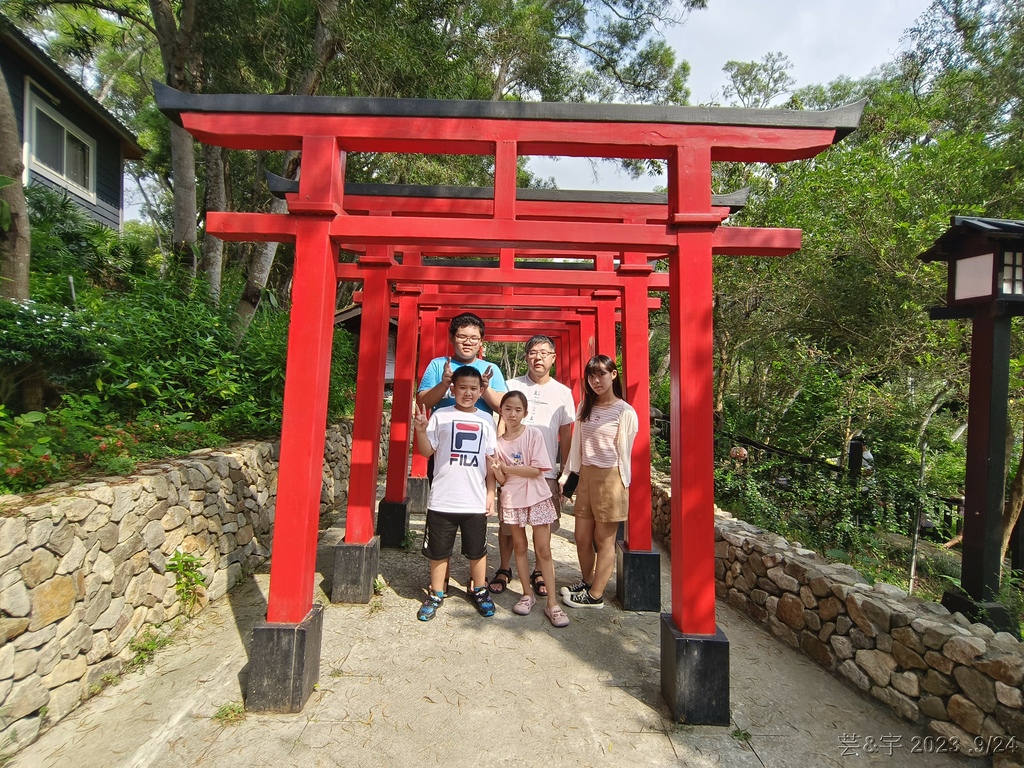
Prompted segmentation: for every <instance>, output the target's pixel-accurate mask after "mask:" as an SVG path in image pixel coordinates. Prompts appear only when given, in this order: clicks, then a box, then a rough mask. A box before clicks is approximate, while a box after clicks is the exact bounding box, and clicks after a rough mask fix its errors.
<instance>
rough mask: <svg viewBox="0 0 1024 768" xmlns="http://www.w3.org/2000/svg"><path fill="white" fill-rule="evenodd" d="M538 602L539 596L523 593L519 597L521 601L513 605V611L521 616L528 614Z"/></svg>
mask: <svg viewBox="0 0 1024 768" xmlns="http://www.w3.org/2000/svg"><path fill="white" fill-rule="evenodd" d="M536 603H537V598H536V597H534V596H533V595H523V596H522V597H520V598H519V602H518V603H516V604H515V605H514V606H512V612H513V613H517V614H519V615H520V616H528V615H529V614H530V611H532V610H533V606H534V605H536Z"/></svg>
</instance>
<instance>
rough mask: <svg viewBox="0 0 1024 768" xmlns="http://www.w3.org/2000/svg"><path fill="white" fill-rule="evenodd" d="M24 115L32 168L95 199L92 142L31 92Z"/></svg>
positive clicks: (80, 194) (81, 194)
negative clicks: (27, 122)
mask: <svg viewBox="0 0 1024 768" xmlns="http://www.w3.org/2000/svg"><path fill="white" fill-rule="evenodd" d="M28 115H29V130H28V131H26V135H27V136H28V137H29V166H30V168H31V169H32V171H33V172H34V173H38V174H40V175H42V176H45V177H46V178H48V179H50V180H51V181H54V182H56V183H57V184H59V185H60V186H62V187H64V188H66V189H68V190H69V191H71V192H74V193H75V194H77V195H79V196H81V197H85V198H86V199H88V200H91V201H92V202H95V201H96V144H95V142H93V141H92V140H91V139H89V138H88V137H87V136H85V135H84V134H83V133H82V132H81V131H79V130H77V129H76V128H75V127H74V126H72V125H71V124H70V123H69V122H68V121H67V119H66V118H64V117H63V116H61V115H60V114H59V113H57V112H56V111H55V110H53V109H52V108H50V107H49V106H48V105H45V104H43V103H42V102H41V101H40V100H39V99H37V98H36V97H35V94H31V93H30V96H29V110H28Z"/></svg>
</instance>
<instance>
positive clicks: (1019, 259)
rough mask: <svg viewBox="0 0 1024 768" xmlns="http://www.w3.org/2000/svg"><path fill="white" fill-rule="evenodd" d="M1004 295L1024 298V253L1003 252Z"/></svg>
mask: <svg viewBox="0 0 1024 768" xmlns="http://www.w3.org/2000/svg"><path fill="white" fill-rule="evenodd" d="M1003 295H1004V296H1024V253H1021V252H1020V251H1003Z"/></svg>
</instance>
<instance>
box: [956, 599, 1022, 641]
mask: <svg viewBox="0 0 1024 768" xmlns="http://www.w3.org/2000/svg"><path fill="white" fill-rule="evenodd" d="M942 606H943V607H944V608H946V609H947V610H949V612H950V613H956V612H957V611H959V612H960V613H962V614H963V615H964V616H966V617H967V618H968V619H969V620H970V621H972V622H980V623H982V624H985V625H987V626H989V627H991V628H992V629H994V630H995V631H996V632H1009V633H1010V634H1011V635H1013V636H1014V637H1016V638H1017V639H1018V640H1019V639H1020V624H1019V623H1018V622H1017V621H1015V620H1014V618H1013V616H1011V615H1010V611H1008V610H1007V608H1006V606H1005V605H1003V604H1002V603H996V602H979V601H977V600H975V599H974V598H973V597H971V596H970V595H968V594H966V593H964V592H959V591H953V590H947V591H946V592H943V593H942Z"/></svg>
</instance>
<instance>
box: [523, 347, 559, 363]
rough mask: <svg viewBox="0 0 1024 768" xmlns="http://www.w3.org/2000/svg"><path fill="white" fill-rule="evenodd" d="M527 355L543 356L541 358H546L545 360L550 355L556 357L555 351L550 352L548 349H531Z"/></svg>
mask: <svg viewBox="0 0 1024 768" xmlns="http://www.w3.org/2000/svg"><path fill="white" fill-rule="evenodd" d="M526 356H527V357H541V358H544V359H545V360H547V359H548V358H549V357H554V356H555V353H554V352H549V351H548V350H546V349H531V350H530V351H529V352H527V353H526Z"/></svg>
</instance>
